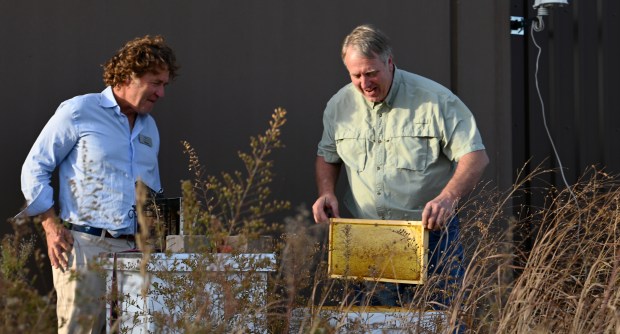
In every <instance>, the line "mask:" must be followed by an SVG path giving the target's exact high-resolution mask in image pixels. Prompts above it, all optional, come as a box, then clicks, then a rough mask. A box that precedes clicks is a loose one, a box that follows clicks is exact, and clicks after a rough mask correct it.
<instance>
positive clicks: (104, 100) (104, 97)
mask: <svg viewBox="0 0 620 334" xmlns="http://www.w3.org/2000/svg"><path fill="white" fill-rule="evenodd" d="M99 104H100V105H101V106H102V107H103V108H114V107H118V103H117V102H116V99H115V98H114V93H112V86H108V87H106V89H104V90H103V92H101V101H100V102H99ZM118 111H119V112H120V108H118Z"/></svg>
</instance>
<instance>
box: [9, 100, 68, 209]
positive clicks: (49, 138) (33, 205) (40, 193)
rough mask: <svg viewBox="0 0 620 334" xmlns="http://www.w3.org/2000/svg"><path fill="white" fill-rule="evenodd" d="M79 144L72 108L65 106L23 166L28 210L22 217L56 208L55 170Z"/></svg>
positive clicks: (63, 105)
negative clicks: (53, 179) (52, 185)
mask: <svg viewBox="0 0 620 334" xmlns="http://www.w3.org/2000/svg"><path fill="white" fill-rule="evenodd" d="M76 142H77V129H76V128H75V126H74V122H73V113H72V107H71V104H67V103H63V104H62V105H61V106H60V107H59V108H58V110H56V113H55V114H54V115H53V116H52V117H51V118H50V120H49V121H48V122H47V124H46V125H45V127H44V128H43V130H42V131H41V133H40V134H39V137H38V138H37V140H36V141H35V143H34V145H33V146H32V148H31V149H30V152H29V153H28V156H27V157H26V161H25V162H24V164H23V166H22V173H21V188H22V192H23V194H24V197H25V198H26V202H27V207H26V209H25V210H23V211H22V212H21V213H20V214H22V213H25V214H27V215H29V216H34V215H38V214H41V213H43V212H45V211H47V210H48V209H49V208H51V207H52V206H53V205H54V190H53V189H52V187H51V184H50V182H51V178H52V173H53V172H54V169H56V167H57V166H58V165H59V164H60V163H61V162H62V161H63V160H64V159H65V157H66V156H67V155H68V153H69V152H70V151H71V149H72V148H73V147H74V145H75V143H76Z"/></svg>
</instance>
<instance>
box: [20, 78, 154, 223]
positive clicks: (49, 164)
mask: <svg viewBox="0 0 620 334" xmlns="http://www.w3.org/2000/svg"><path fill="white" fill-rule="evenodd" d="M158 152H159V132H158V130H157V125H156V124H155V120H154V119H153V118H152V117H151V116H150V115H138V116H137V118H136V121H135V124H134V128H133V130H130V127H129V120H128V119H127V117H126V116H125V115H124V114H123V113H121V110H120V107H119V106H118V103H117V102H116V100H115V99H114V95H113V94H112V88H111V87H108V88H106V89H105V90H104V91H103V92H101V93H97V94H86V95H81V96H76V97H74V98H72V99H70V100H67V101H65V102H63V103H62V104H61V105H60V106H59V107H58V109H57V110H56V113H55V114H54V115H53V116H52V117H51V118H50V120H49V121H48V123H47V124H46V125H45V127H44V128H43V130H42V131H41V133H40V135H39V137H38V138H37V140H36V141H35V143H34V145H33V147H32V149H31V150H30V153H29V154H28V157H27V158H26V161H25V162H24V165H23V167H22V177H21V183H22V191H23V193H24V196H25V198H26V201H27V203H28V206H27V207H26V209H25V210H24V211H25V213H26V214H28V215H30V216H33V215H38V214H41V213H43V212H45V211H47V210H48V209H49V208H51V207H52V206H53V205H54V199H53V197H54V191H53V189H52V187H51V185H50V181H51V177H52V173H53V171H54V170H55V169H56V167H58V169H59V193H58V200H59V206H60V214H59V216H60V218H61V219H63V220H65V221H68V222H70V223H72V224H77V225H88V226H92V227H98V228H104V229H107V230H110V231H115V232H116V233H119V234H131V233H133V232H134V228H135V220H134V218H135V213H134V212H133V206H134V204H135V197H136V195H135V183H136V181H138V180H141V181H142V182H144V183H145V184H146V185H147V186H148V187H149V188H151V189H153V190H155V191H160V189H161V183H160V179H159V166H158V163H157V154H158Z"/></svg>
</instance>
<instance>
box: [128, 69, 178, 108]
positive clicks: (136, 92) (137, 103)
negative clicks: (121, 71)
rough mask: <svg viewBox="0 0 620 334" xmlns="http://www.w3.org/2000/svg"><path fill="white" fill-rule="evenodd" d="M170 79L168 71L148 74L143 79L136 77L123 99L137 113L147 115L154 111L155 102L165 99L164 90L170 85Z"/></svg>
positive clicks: (129, 84)
mask: <svg viewBox="0 0 620 334" xmlns="http://www.w3.org/2000/svg"><path fill="white" fill-rule="evenodd" d="M169 79H170V76H169V73H168V71H167V70H160V71H159V72H157V73H153V72H148V73H146V74H144V75H143V76H142V77H137V76H135V75H134V76H132V77H131V80H130V81H129V83H128V84H127V86H126V87H125V89H124V90H123V91H124V94H123V95H124V96H123V99H124V100H125V102H127V103H128V104H129V107H130V109H132V110H134V111H135V112H136V113H138V114H147V113H149V112H151V110H153V106H154V105H155V102H157V100H159V98H160V97H164V88H165V86H166V85H168V81H169Z"/></svg>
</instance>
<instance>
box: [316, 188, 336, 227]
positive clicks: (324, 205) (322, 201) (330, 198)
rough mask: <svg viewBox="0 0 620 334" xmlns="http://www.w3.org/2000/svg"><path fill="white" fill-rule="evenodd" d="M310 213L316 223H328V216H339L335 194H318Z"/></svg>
mask: <svg viewBox="0 0 620 334" xmlns="http://www.w3.org/2000/svg"><path fill="white" fill-rule="evenodd" d="M312 214H313V216H314V222H315V223H317V224H320V223H329V218H340V212H339V211H338V200H337V199H336V195H334V194H327V195H323V196H320V197H319V199H317V200H316V202H314V205H312Z"/></svg>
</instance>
